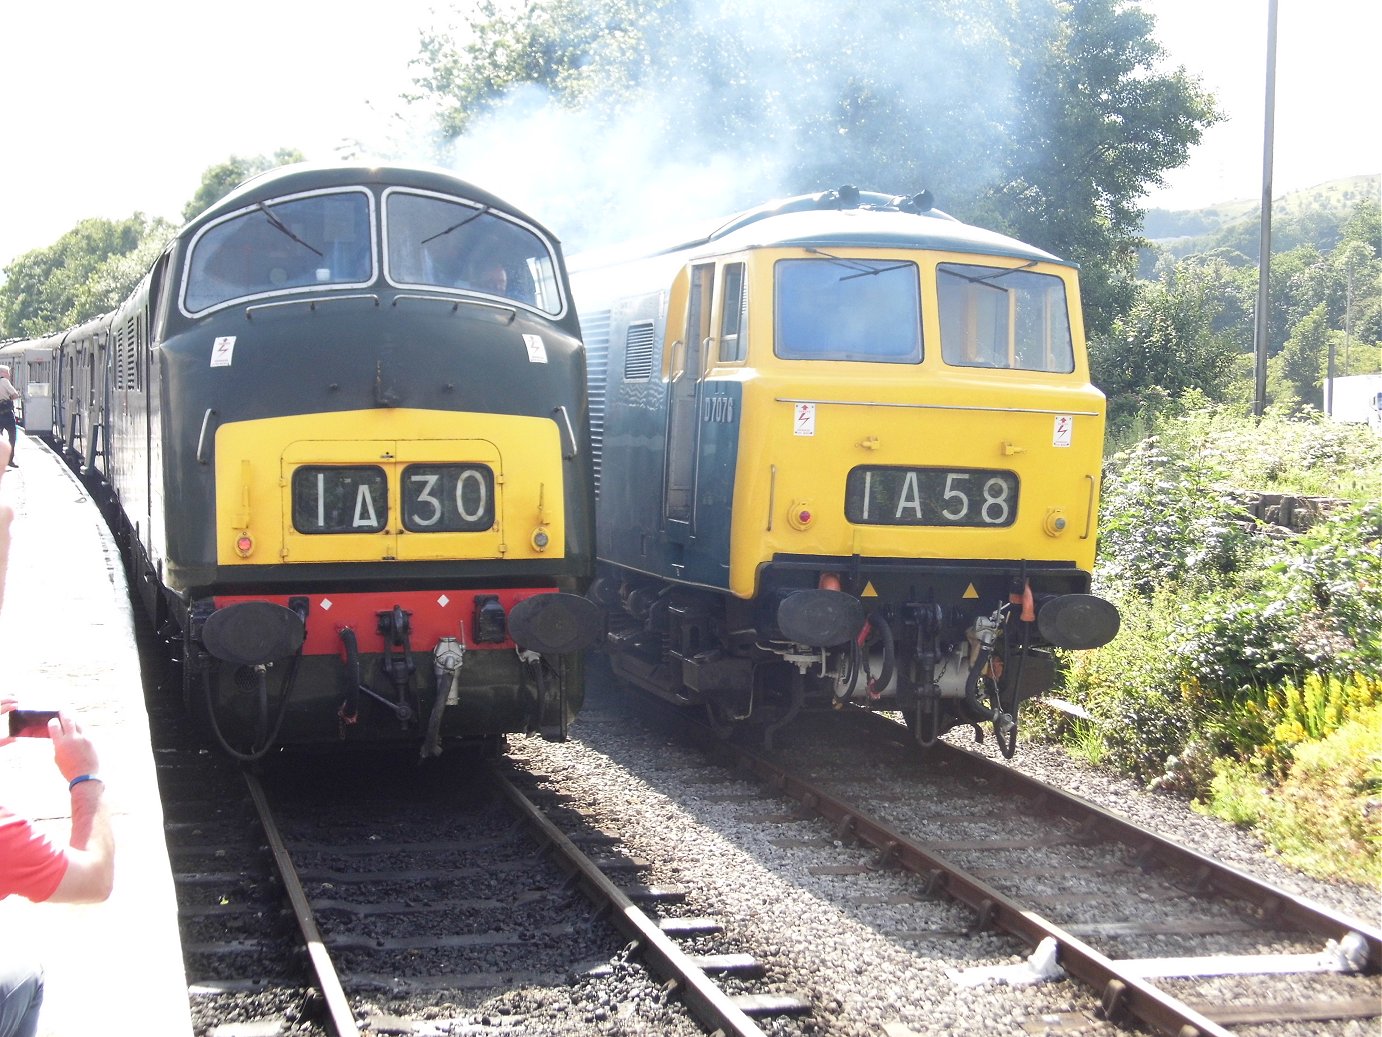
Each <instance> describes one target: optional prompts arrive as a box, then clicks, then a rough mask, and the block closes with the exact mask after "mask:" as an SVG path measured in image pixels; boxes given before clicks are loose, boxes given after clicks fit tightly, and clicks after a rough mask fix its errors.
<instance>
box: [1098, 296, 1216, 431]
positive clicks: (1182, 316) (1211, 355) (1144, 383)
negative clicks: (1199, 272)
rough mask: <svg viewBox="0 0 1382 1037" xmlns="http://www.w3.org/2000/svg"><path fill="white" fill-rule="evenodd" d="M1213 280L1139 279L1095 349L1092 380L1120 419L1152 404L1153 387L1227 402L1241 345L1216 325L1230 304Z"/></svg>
mask: <svg viewBox="0 0 1382 1037" xmlns="http://www.w3.org/2000/svg"><path fill="white" fill-rule="evenodd" d="M1214 287H1215V286H1214V282H1213V281H1212V280H1211V279H1209V278H1202V277H1196V276H1191V275H1190V272H1189V271H1187V272H1186V276H1178V275H1177V274H1176V273H1174V272H1168V274H1167V275H1166V276H1165V277H1164V278H1163V279H1162V280H1161V281H1160V282H1158V283H1156V284H1146V283H1143V284H1139V285H1138V286H1137V289H1136V293H1135V299H1134V302H1133V304H1132V307H1131V308H1130V309H1129V310H1128V312H1127V314H1126V316H1124V317H1122V318H1120V319H1119V320H1117V321H1115V322H1114V327H1113V330H1112V332H1111V334H1110V335H1109V336H1107V337H1105V338H1100V339H1096V340H1095V341H1094V342H1093V343H1092V345H1091V348H1090V358H1089V363H1090V370H1091V372H1092V376H1093V380H1094V382H1095V384H1097V385H1098V386H1099V387H1100V388H1101V389H1103V391H1104V393H1105V394H1106V395H1107V396H1108V398H1109V413H1110V417H1111V419H1112V420H1113V421H1114V422H1115V423H1120V422H1126V421H1127V420H1129V418H1130V417H1131V415H1133V414H1135V413H1136V412H1137V411H1138V410H1139V409H1142V408H1144V407H1145V406H1146V404H1147V396H1148V392H1149V391H1150V390H1156V391H1159V393H1160V394H1162V395H1163V398H1166V399H1174V398H1176V397H1178V396H1181V395H1182V394H1184V393H1185V392H1187V391H1189V390H1191V389H1195V390H1197V391H1199V392H1202V393H1204V394H1205V395H1207V396H1208V397H1209V398H1211V399H1221V398H1222V396H1223V394H1224V391H1225V390H1226V389H1227V387H1228V385H1229V383H1230V377H1231V375H1232V372H1233V364H1234V357H1235V355H1236V353H1237V351H1238V344H1237V342H1236V341H1235V340H1234V338H1233V336H1232V335H1231V334H1229V333H1225V332H1223V331H1218V330H1216V328H1217V327H1218V326H1220V323H1221V318H1222V314H1223V312H1224V310H1225V308H1226V302H1225V297H1224V296H1222V295H1220V294H1218V293H1217V292H1215V291H1214V290H1213V289H1214Z"/></svg>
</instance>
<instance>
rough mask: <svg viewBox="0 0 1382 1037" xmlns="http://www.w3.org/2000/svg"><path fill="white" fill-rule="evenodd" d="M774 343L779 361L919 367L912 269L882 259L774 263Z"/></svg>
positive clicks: (918, 321) (918, 320) (834, 258)
mask: <svg viewBox="0 0 1382 1037" xmlns="http://www.w3.org/2000/svg"><path fill="white" fill-rule="evenodd" d="M774 280H775V300H774V306H773V317H774V328H775V335H776V342H775V344H774V349H773V352H774V353H775V354H776V355H777V356H779V357H781V358H782V359H784V360H863V361H872V362H875V363H887V364H915V363H919V362H920V361H921V297H920V280H919V276H918V273H917V265H916V264H915V263H912V262H908V261H904V262H896V261H894V260H887V259H854V258H850V257H844V256H826V257H825V258H823V259H784V260H779V261H778V263H777V266H776V267H775V271H774Z"/></svg>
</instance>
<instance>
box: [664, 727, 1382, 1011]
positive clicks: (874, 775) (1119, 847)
mask: <svg viewBox="0 0 1382 1037" xmlns="http://www.w3.org/2000/svg"><path fill="white" fill-rule="evenodd" d="M650 708H651V707H650ZM840 719H841V718H839V717H833V718H825V721H823V722H822V723H821V724H820V725H819V726H816V727H813V725H812V724H811V722H810V721H799V722H798V724H797V725H796V728H795V729H794V730H792V734H791V735H790V736H789V737H787V738H781V736H780V740H781V741H782V745H781V747H780V748H779V749H778V750H777V751H774V752H765V751H760V750H756V749H754V748H750V747H747V746H743V745H736V744H732V743H725V742H723V741H721V740H719V739H718V738H716V737H715V736H714V735H713V734H712V733H711V732H710V731H709V729H708V728H704V727H702V726H700V725H686V724H685V723H684V722H683V723H681V724H679V730H681V731H687V732H690V731H694V735H692V737H694V738H695V740H696V741H697V743H698V744H699V745H700V746H701V747H702V749H703V750H705V751H708V752H710V753H712V754H713V756H714V758H715V759H717V760H720V761H721V762H722V763H723V765H724V766H726V767H729V768H730V769H731V770H732V771H733V773H735V774H736V775H743V776H746V777H751V778H752V779H753V780H754V781H756V782H760V783H762V784H763V785H764V786H765V792H766V793H769V794H771V796H772V797H774V798H775V799H781V800H785V801H786V802H787V804H788V805H787V807H786V808H785V809H784V808H782V807H781V806H780V805H779V806H776V808H775V809H770V810H760V811H758V812H757V813H756V814H755V815H750V817H751V818H753V819H755V820H757V821H759V822H760V823H762V824H764V825H766V826H775V827H777V828H778V829H780V830H781V831H782V832H783V834H782V835H781V836H777V837H774V838H773V840H772V841H773V843H774V844H775V845H776V846H777V847H778V848H780V849H786V848H791V849H793V850H794V851H795V852H798V853H800V854H803V855H808V854H811V853H817V854H822V855H824V857H825V858H828V859H830V860H832V861H834V862H835V863H820V864H815V865H808V868H811V869H813V870H814V871H815V873H816V874H818V875H820V874H830V873H831V872H832V871H833V872H834V873H835V874H837V875H838V876H841V877H843V876H848V875H855V876H864V875H868V874H880V873H887V872H896V873H903V874H908V875H911V876H913V882H912V891H910V892H903V893H900V894H897V893H894V894H891V899H892V901H893V902H894V903H905V902H907V901H908V900H909V899H915V900H916V901H924V900H928V899H934V898H937V897H945V898H949V899H950V900H952V901H953V902H955V903H957V904H959V905H962V906H963V907H964V908H965V909H966V910H967V912H968V913H969V914H968V921H967V922H966V923H963V924H962V928H965V929H967V931H969V932H970V933H973V934H976V935H977V934H981V933H994V934H997V933H1007V934H1010V935H1012V936H1014V937H1016V938H1017V939H1019V940H1020V941H1021V943H1022V945H1024V946H1025V947H1026V948H1027V949H1028V952H1029V958H1028V960H1027V961H1026V962H1023V963H1022V964H1020V965H1017V966H1004V967H988V968H975V969H971V970H968V973H969V974H968V975H961V976H959V977H958V978H957V981H958V982H980V981H981V980H983V979H987V980H989V981H995V980H996V981H999V982H1006V983H1025V982H1029V981H1032V980H1036V979H1042V978H1045V979H1055V978H1066V977H1069V978H1072V979H1075V980H1077V981H1079V982H1080V983H1083V984H1084V985H1085V986H1086V987H1087V988H1088V989H1089V990H1090V991H1091V992H1092V994H1093V996H1094V999H1095V1000H1094V1002H1093V1005H1092V1010H1091V1011H1089V1012H1088V1013H1087V1014H1088V1015H1090V1016H1093V1017H1097V1018H1100V1019H1104V1020H1110V1021H1114V1022H1118V1023H1123V1024H1131V1025H1134V1026H1137V1025H1140V1026H1142V1027H1145V1028H1146V1029H1147V1030H1148V1031H1150V1032H1155V1033H1164V1034H1172V1035H1176V1037H1195V1035H1202V1037H1209V1035H1214V1037H1227V1035H1229V1034H1230V1033H1232V1032H1233V1031H1232V1030H1231V1029H1230V1028H1231V1027H1236V1028H1247V1027H1251V1028H1254V1029H1253V1030H1252V1032H1253V1033H1255V1034H1256V1033H1262V1034H1267V1033H1273V1032H1291V1030H1290V1027H1291V1026H1292V1025H1296V1026H1298V1027H1307V1028H1309V1027H1316V1026H1324V1025H1327V1024H1331V1023H1332V1024H1333V1025H1335V1026H1336V1028H1340V1029H1338V1032H1350V1031H1349V1030H1348V1029H1347V1027H1348V1024H1349V1022H1350V1021H1353V1022H1354V1023H1360V1022H1361V1021H1363V1020H1374V1019H1375V1018H1376V1017H1377V1016H1378V1015H1379V1014H1382V985H1379V982H1378V976H1377V973H1378V971H1379V968H1380V967H1382V932H1379V931H1378V930H1377V929H1376V928H1373V927H1370V926H1368V925H1367V924H1365V923H1363V922H1360V921H1357V920H1353V919H1350V918H1347V917H1344V916H1342V915H1339V914H1337V913H1335V912H1332V911H1329V910H1326V909H1323V908H1320V907H1318V906H1316V905H1314V904H1312V903H1310V902H1308V901H1306V900H1304V899H1302V898H1300V897H1296V896H1294V895H1292V894H1290V893H1288V892H1286V891H1284V890H1281V889H1277V888H1274V887H1272V886H1269V885H1268V884H1266V883H1263V882H1261V881H1259V880H1257V879H1255V878H1252V877H1251V876H1249V875H1246V874H1244V873H1242V872H1240V871H1237V870H1235V869H1233V868H1232V867H1229V866H1226V865H1223V864H1221V863H1219V862H1217V861H1215V860H1214V859H1212V858H1210V857H1208V856H1205V855H1202V854H1200V853H1198V852H1196V851H1195V850H1194V849H1193V848H1190V847H1186V846H1181V845H1177V844H1176V843H1175V842H1173V841H1171V840H1168V839H1166V838H1163V837H1161V836H1158V835H1156V834H1155V833H1153V832H1151V831H1148V830H1145V829H1142V828H1139V827H1138V826H1136V825H1133V824H1131V823H1130V822H1128V821H1126V820H1124V819H1122V818H1120V817H1118V816H1116V815H1114V814H1111V813H1110V812H1108V811H1105V810H1102V809H1100V808H1098V807H1097V806H1095V805H1094V804H1092V803H1088V802H1086V801H1084V800H1081V799H1079V798H1078V797H1073V796H1070V795H1068V794H1066V793H1065V792H1063V791H1062V790H1060V789H1057V788H1054V787H1051V786H1047V785H1043V784H1042V783H1040V782H1037V781H1035V780H1033V779H1030V778H1026V777H1025V776H1023V775H1022V774H1020V773H1019V772H1017V771H1015V770H1014V769H1012V768H1011V767H1007V766H1004V765H1001V764H995V763H994V762H993V761H990V760H988V759H986V758H984V757H982V756H978V755H975V754H972V753H969V752H966V751H964V750H963V749H958V748H955V747H954V746H950V745H942V746H940V747H938V750H937V751H935V752H933V753H931V754H928V755H927V756H926V757H925V758H921V757H920V756H919V754H918V753H917V750H916V748H915V746H913V745H912V744H911V743H910V740H909V736H908V734H907V732H906V729H905V727H903V726H902V725H901V724H900V723H895V722H893V721H892V720H890V719H887V718H885V717H884V716H882V715H877V714H867V713H863V712H861V713H860V714H859V715H858V716H857V717H855V718H852V719H855V720H857V721H859V724H858V725H854V730H853V732H852V733H844V732H843V731H842V725H841V724H840V723H839V720H840ZM884 745H891V746H892V747H893V748H892V750H891V751H890V752H889V751H880V746H884ZM743 801H749V802H751V801H753V797H752V794H748V795H747V796H744V797H743ZM803 822H807V824H808V829H809V828H810V827H811V824H812V823H814V826H815V829H816V833H815V834H801V833H800V832H799V829H800V828H801V826H802V823H803ZM822 828H824V832H822V831H821V829H822ZM850 846H852V847H854V848H855V849H856V851H858V852H856V853H855V854H854V856H853V857H852V858H849V859H848V860H847V861H845V862H843V863H841V862H840V857H841V853H842V848H846V847H850ZM861 896H864V897H867V896H868V894H860V893H856V894H854V895H853V899H854V900H856V901H857V900H858V899H860V897H861ZM874 899H879V898H878V897H876V896H875V897H874ZM888 935H889V937H890V938H892V939H894V940H902V941H906V940H909V939H916V940H921V939H926V938H928V937H929V936H934V935H935V933H934V931H933V932H930V933H928V932H924V931H917V932H907V931H906V930H904V929H892V930H891V931H890V932H889V933H888ZM898 1032H905V1030H899V1031H898ZM1320 1032H1325V1031H1320ZM1330 1032H1332V1031H1330Z"/></svg>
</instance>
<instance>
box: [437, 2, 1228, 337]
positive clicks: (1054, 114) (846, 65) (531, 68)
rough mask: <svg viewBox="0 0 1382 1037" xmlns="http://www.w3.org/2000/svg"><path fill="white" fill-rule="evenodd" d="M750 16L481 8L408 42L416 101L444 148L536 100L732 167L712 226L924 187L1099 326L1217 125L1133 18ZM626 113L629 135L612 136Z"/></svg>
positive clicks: (1047, 10) (643, 141)
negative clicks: (1034, 261) (765, 204)
mask: <svg viewBox="0 0 1382 1037" xmlns="http://www.w3.org/2000/svg"><path fill="white" fill-rule="evenodd" d="M766 14H767V16H765V11H764V10H763V8H762V7H761V6H760V7H755V8H754V9H752V10H749V9H745V8H743V7H742V6H740V5H736V4H733V3H730V2H729V0H718V2H711V3H701V4H692V3H687V2H685V0H532V2H530V3H524V4H517V3H504V2H501V0H482V2H481V3H480V4H479V6H478V8H477V14H476V17H475V18H474V19H473V20H472V21H471V24H470V25H469V26H468V31H465V32H461V33H453V32H451V31H449V30H448V31H445V32H437V33H434V34H430V35H429V36H427V37H426V38H425V39H424V42H423V48H422V53H421V56H420V59H419V65H420V66H421V68H422V70H423V71H422V74H421V75H420V76H419V78H418V79H417V85H418V87H419V94H418V100H421V101H426V102H429V103H430V104H431V105H432V106H433V107H434V108H435V109H436V110H437V112H438V113H439V115H438V122H439V126H440V130H441V132H442V134H443V135H444V136H445V137H446V138H448V139H456V138H459V137H461V136H463V135H465V134H467V133H470V132H471V131H472V130H474V128H475V126H476V124H477V120H478V119H479V118H480V117H481V116H484V115H485V114H487V113H489V112H492V111H494V110H496V109H497V108H498V107H499V106H500V105H502V104H504V103H505V101H506V99H507V98H510V97H512V96H513V95H514V93H515V91H516V90H517V88H519V87H521V86H525V85H526V86H530V87H539V88H541V89H543V90H545V91H546V92H547V96H548V97H549V98H550V99H551V101H552V103H553V106H555V107H559V108H565V109H568V110H571V109H576V110H579V111H580V112H581V113H582V115H583V116H584V117H585V120H586V124H587V125H588V126H589V132H588V133H587V134H586V135H585V139H589V138H590V137H591V136H595V137H597V138H598V139H600V140H602V141H604V142H607V143H610V142H626V141H627V142H633V143H634V145H635V147H636V148H637V149H638V151H639V153H641V154H647V155H653V156H658V157H659V158H660V159H662V160H663V161H664V162H666V163H667V164H669V165H671V164H674V163H675V162H676V161H678V160H680V161H683V162H684V161H686V156H687V155H688V154H694V155H696V156H704V155H728V156H743V158H742V159H741V160H740V161H737V162H735V163H732V164H729V165H728V166H726V167H724V168H717V170H716V173H717V174H723V173H726V172H728V173H730V174H732V173H733V172H734V171H735V170H737V172H738V173H739V174H740V175H739V176H738V178H737V182H735V183H734V184H733V186H732V187H731V189H730V191H729V195H731V196H727V197H722V198H721V199H720V205H719V211H718V212H717V213H715V215H720V214H722V213H723V212H727V211H731V210H732V209H733V208H735V207H741V206H746V205H754V204H757V203H759V202H761V201H762V200H763V199H764V198H765V197H771V196H773V195H777V194H788V193H797V192H800V191H803V190H817V189H822V188H830V187H836V186H839V185H841V184H846V183H854V184H858V185H859V186H861V187H873V188H877V189H881V190H897V191H907V192H909V193H910V192H914V191H917V190H919V189H921V188H922V187H929V188H931V189H932V190H933V191H934V192H935V194H936V196H937V197H938V199H940V200H941V204H942V207H943V208H945V209H946V210H947V211H950V212H952V213H955V214H956V215H960V216H962V217H963V218H966V219H970V220H973V221H975V222H981V223H984V224H986V225H988V226H992V227H994V228H995V229H998V230H1003V231H1006V232H1008V233H1012V234H1014V235H1016V236H1017V237H1020V238H1023V239H1024V240H1028V241H1032V242H1034V243H1036V244H1038V245H1041V246H1042V247H1045V248H1047V249H1049V250H1050V251H1053V252H1055V253H1057V254H1060V255H1064V256H1066V257H1068V258H1070V259H1073V260H1075V261H1077V262H1080V263H1081V264H1082V267H1083V271H1084V275H1083V281H1084V287H1085V294H1086V300H1087V303H1088V309H1089V323H1090V324H1091V326H1093V327H1094V328H1096V329H1098V328H1103V327H1107V326H1108V325H1109V324H1110V323H1111V321H1112V319H1113V317H1114V316H1115V315H1116V314H1117V313H1119V312H1121V311H1122V309H1123V308H1125V306H1126V305H1127V303H1128V301H1129V295H1130V292H1131V278H1132V275H1133V273H1134V270H1135V262H1136V247H1137V245H1138V244H1139V242H1140V235H1139V227H1140V221H1141V211H1140V208H1139V205H1138V202H1139V199H1140V198H1141V197H1142V195H1143V193H1144V191H1145V189H1146V188H1147V186H1149V185H1151V184H1156V183H1159V182H1160V180H1161V177H1162V175H1163V174H1164V173H1165V172H1167V171H1168V170H1171V169H1174V168H1175V167H1177V166H1179V165H1180V164H1182V163H1183V162H1184V161H1185V159H1186V157H1187V156H1188V154H1189V150H1190V148H1191V147H1192V146H1193V145H1194V144H1195V143H1197V142H1198V141H1199V139H1200V135H1201V132H1202V131H1203V129H1204V128H1205V127H1206V126H1209V125H1211V124H1213V123H1214V122H1215V121H1217V119H1218V117H1219V116H1218V113H1217V112H1216V111H1215V109H1214V106H1213V103H1212V100H1211V98H1210V97H1209V95H1208V94H1206V93H1205V92H1204V91H1203V90H1202V89H1201V88H1200V86H1199V84H1198V83H1197V82H1195V81H1193V80H1191V79H1190V78H1189V77H1188V76H1187V75H1186V73H1185V72H1184V71H1183V70H1174V71H1171V72H1167V71H1165V70H1164V69H1163V68H1162V67H1161V58H1162V51H1161V48H1160V47H1159V46H1158V44H1157V43H1156V42H1155V40H1154V38H1153V37H1152V21H1151V19H1150V18H1149V17H1148V15H1146V14H1145V13H1144V12H1143V11H1142V10H1141V9H1140V8H1139V7H1137V6H1136V5H1130V4H1127V3H1125V2H1123V0H1073V2H1066V0H1016V2H1013V0H978V2H975V0H920V2H916V0H882V2H880V3H877V4H870V5H866V6H864V7H860V6H858V5H855V6H850V5H821V4H816V5H808V6H807V7H805V8H803V7H801V6H800V5H790V4H786V3H782V4H779V5H776V7H774V5H769V10H768V12H766ZM917 55H925V56H926V58H925V60H923V61H918V60H917V59H916V56H917ZM626 115H627V116H628V117H629V118H630V120H631V121H633V122H634V123H635V124H636V130H635V131H634V132H630V133H627V134H621V133H618V132H616V131H615V128H616V127H617V126H618V125H619V124H620V122H621V120H622V119H624V118H625V116H626ZM625 153H626V154H628V155H629V156H630V160H631V161H632V160H633V159H634V158H635V157H636V156H635V155H634V153H633V152H632V151H631V150H626V152H625ZM698 169H700V171H701V172H702V175H703V176H704V169H703V168H702V167H698ZM568 172H575V173H576V175H579V171H578V170H577V171H571V170H568ZM631 172H632V173H633V174H634V175H639V174H641V173H642V172H643V171H642V170H631ZM648 175H650V176H653V177H656V176H657V173H656V172H653V173H651V174H648ZM570 179H571V177H570V176H568V181H569V180H570ZM565 190H566V191H567V192H568V193H575V194H576V195H579V196H581V197H585V194H584V192H583V191H582V190H581V188H580V187H579V186H573V185H572V184H570V183H567V184H566V185H565ZM596 201H597V204H596V205H595V206H594V207H593V208H595V209H598V211H586V212H584V213H582V214H581V217H580V218H581V219H582V220H583V221H584V222H583V223H582V224H580V225H579V226H577V225H576V224H575V223H574V221H573V223H572V224H568V227H575V230H576V232H577V234H578V235H580V234H585V235H587V236H593V235H595V234H596V233H597V232H598V231H600V230H601V229H603V228H605V227H607V226H614V227H619V228H621V234H622V232H623V229H624V228H627V226H628V225H627V223H626V222H625V223H621V222H620V217H621V215H622V213H621V207H626V206H627V204H628V203H627V199H626V198H625V197H624V196H623V194H622V193H621V192H619V191H611V190H609V189H608V183H607V182H606V183H605V184H604V185H603V190H602V191H601V192H599V194H598V196H596ZM663 204H667V201H664V203H663ZM629 229H632V228H629ZM568 237H570V231H568ZM597 243H599V242H598V241H578V245H580V246H588V245H591V244H597Z"/></svg>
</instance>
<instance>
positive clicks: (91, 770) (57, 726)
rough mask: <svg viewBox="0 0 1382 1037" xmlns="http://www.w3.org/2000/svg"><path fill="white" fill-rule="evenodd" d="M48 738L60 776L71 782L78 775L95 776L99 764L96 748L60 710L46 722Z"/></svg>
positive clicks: (80, 728)
mask: <svg viewBox="0 0 1382 1037" xmlns="http://www.w3.org/2000/svg"><path fill="white" fill-rule="evenodd" d="M48 737H49V738H51V739H52V740H53V760H54V762H56V763H57V765H58V770H60V771H62V776H63V777H64V778H66V779H67V780H68V781H71V780H72V779H73V778H75V777H76V776H77V775H79V774H95V773H96V772H97V771H98V769H99V767H100V762H99V760H98V758H97V756H96V747H95V746H94V745H92V744H91V740H90V739H89V738H87V737H86V735H85V734H84V733H83V732H82V725H81V724H79V723H77V721H76V719H75V718H74V717H72V716H71V715H70V714H68V713H64V712H62V711H61V710H59V711H58V715H57V716H55V717H54V718H53V719H52V720H50V721H48Z"/></svg>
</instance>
